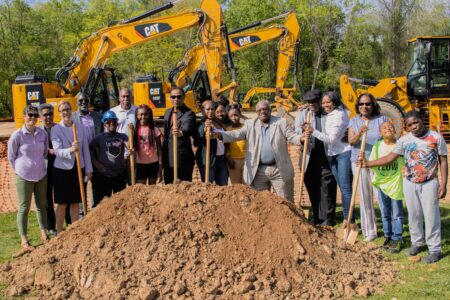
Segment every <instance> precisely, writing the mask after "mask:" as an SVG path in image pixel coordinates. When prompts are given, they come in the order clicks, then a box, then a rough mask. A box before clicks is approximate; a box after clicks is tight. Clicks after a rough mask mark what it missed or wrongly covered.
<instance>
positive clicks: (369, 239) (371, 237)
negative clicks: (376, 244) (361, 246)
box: [364, 235, 377, 242]
mask: <svg viewBox="0 0 450 300" xmlns="http://www.w3.org/2000/svg"><path fill="white" fill-rule="evenodd" d="M376 238H377V236H376V235H371V236H367V237H366V238H365V239H364V242H371V241H373V240H375V239H376Z"/></svg>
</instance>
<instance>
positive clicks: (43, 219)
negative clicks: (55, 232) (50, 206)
mask: <svg viewBox="0 0 450 300" xmlns="http://www.w3.org/2000/svg"><path fill="white" fill-rule="evenodd" d="M16 189H17V195H18V198H19V211H18V212H17V226H18V227H19V234H20V235H27V233H28V213H29V211H30V207H31V197H32V195H33V194H34V201H35V204H36V216H37V219H38V223H39V228H40V229H46V228H47V210H46V208H45V206H46V203H47V199H46V196H47V176H45V177H44V178H42V179H41V180H39V181H38V182H33V181H27V180H25V179H23V178H21V177H19V176H17V175H16Z"/></svg>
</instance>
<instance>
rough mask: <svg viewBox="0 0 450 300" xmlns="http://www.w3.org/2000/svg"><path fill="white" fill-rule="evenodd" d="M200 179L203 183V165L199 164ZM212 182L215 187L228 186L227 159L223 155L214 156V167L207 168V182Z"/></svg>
mask: <svg viewBox="0 0 450 300" xmlns="http://www.w3.org/2000/svg"><path fill="white" fill-rule="evenodd" d="M198 167H199V168H198V169H199V170H200V177H201V179H202V181H203V182H204V181H205V175H206V174H205V165H203V164H199V165H198ZM208 182H211V183H212V182H214V183H215V184H217V185H220V186H225V185H228V166H227V157H226V156H225V155H220V156H216V161H215V163H214V166H210V167H209V181H208Z"/></svg>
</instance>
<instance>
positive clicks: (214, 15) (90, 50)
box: [12, 0, 222, 127]
mask: <svg viewBox="0 0 450 300" xmlns="http://www.w3.org/2000/svg"><path fill="white" fill-rule="evenodd" d="M180 1H181V0H176V1H173V2H169V3H167V4H164V5H162V6H159V7H156V8H154V9H151V10H149V11H147V12H146V13H144V14H141V15H139V16H136V17H134V18H131V19H128V20H124V21H122V22H120V23H116V24H115V25H112V26H109V27H107V28H104V29H101V30H99V31H97V32H95V33H93V34H91V35H89V36H88V37H86V38H84V39H83V40H82V41H81V43H80V44H79V46H78V47H77V49H76V51H75V53H74V55H73V56H72V57H71V58H70V60H69V62H68V63H67V64H66V65H64V66H63V67H62V68H61V69H59V70H58V71H57V73H56V82H49V81H48V78H47V77H46V76H37V75H24V76H18V77H17V78H16V80H15V83H14V84H13V86H12V92H13V104H14V119H15V125H16V127H20V126H21V125H22V124H23V117H22V111H23V108H24V107H25V106H26V105H28V104H32V105H35V106H38V105H39V104H42V103H50V104H52V105H54V106H56V105H57V104H58V102H60V101H61V100H68V101H70V102H71V103H72V106H73V107H75V95H76V94H77V93H78V92H79V91H80V90H82V91H84V92H86V93H87V94H88V95H89V96H90V99H91V106H92V107H93V108H94V109H95V110H97V111H100V112H103V111H105V110H107V109H109V108H110V107H111V106H114V105H116V104H117V101H118V93H119V90H118V85H117V81H116V77H115V75H114V69H112V68H108V67H105V65H106V61H107V59H108V58H109V57H110V56H111V55H112V54H114V53H116V52H119V51H122V50H124V49H127V48H130V47H133V46H135V45H138V44H141V43H144V42H148V41H150V40H153V39H156V38H159V37H162V36H166V35H169V34H172V33H175V32H178V31H180V30H183V29H187V28H191V27H194V26H200V29H199V35H200V37H201V39H202V41H205V42H207V41H209V40H214V39H220V36H219V37H218V36H217V32H219V34H220V30H219V28H220V26H221V25H222V11H221V8H220V4H219V3H218V2H217V1H216V0H203V1H202V2H201V4H200V9H193V10H192V11H184V12H180V13H177V14H173V15H167V16H163V17H157V18H151V19H149V18H148V17H150V16H152V15H154V14H157V13H159V12H162V11H164V10H167V9H170V8H172V7H173V6H174V5H175V4H176V3H178V2H180ZM205 49H206V50H205V51H206V52H210V51H215V48H209V47H208V46H206V47H205ZM56 117H57V118H56V120H57V121H58V116H56Z"/></svg>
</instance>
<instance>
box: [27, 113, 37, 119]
mask: <svg viewBox="0 0 450 300" xmlns="http://www.w3.org/2000/svg"><path fill="white" fill-rule="evenodd" d="M27 116H28V118H39V114H31V113H28V114H27Z"/></svg>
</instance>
